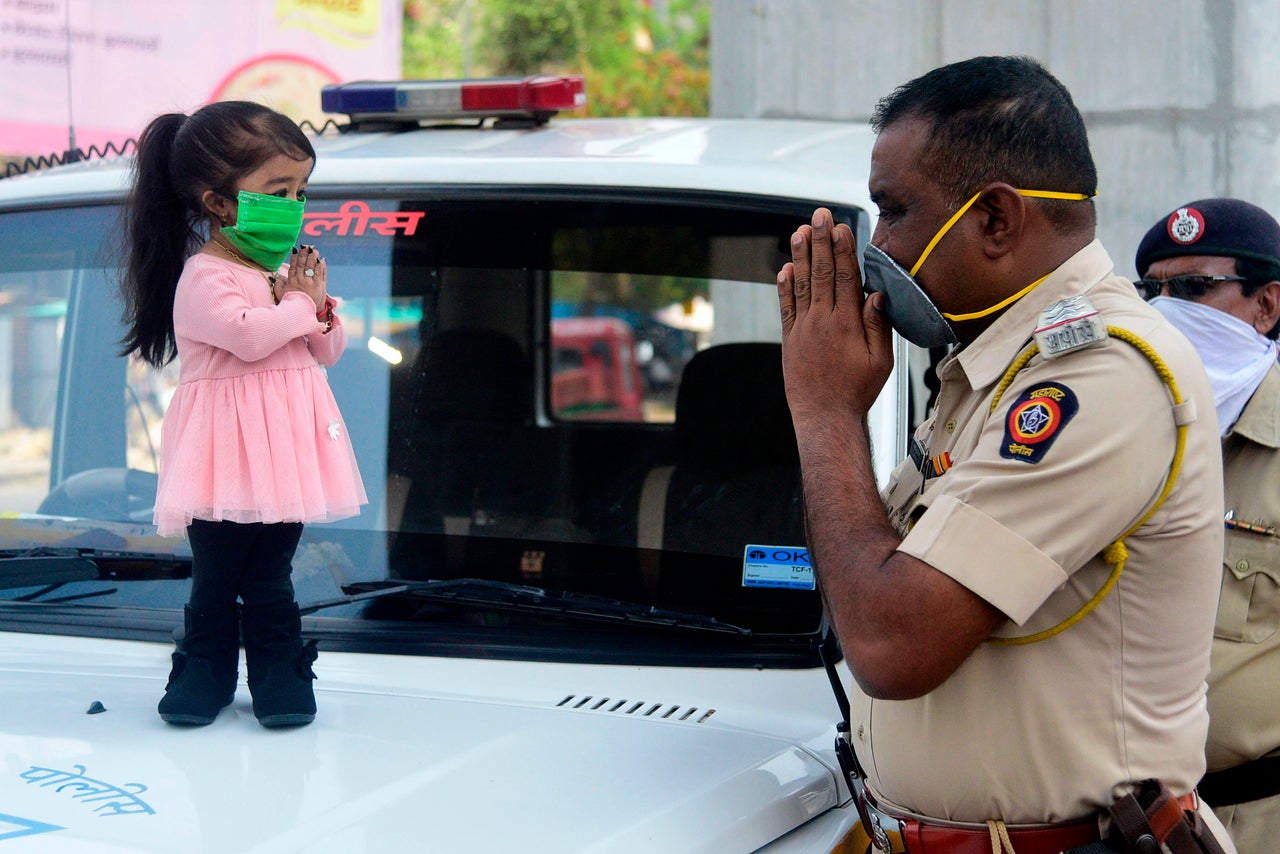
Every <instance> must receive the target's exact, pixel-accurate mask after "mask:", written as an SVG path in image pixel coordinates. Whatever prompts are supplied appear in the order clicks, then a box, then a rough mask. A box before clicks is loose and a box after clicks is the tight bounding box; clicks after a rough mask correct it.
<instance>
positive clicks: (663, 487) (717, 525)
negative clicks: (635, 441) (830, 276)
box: [636, 342, 804, 556]
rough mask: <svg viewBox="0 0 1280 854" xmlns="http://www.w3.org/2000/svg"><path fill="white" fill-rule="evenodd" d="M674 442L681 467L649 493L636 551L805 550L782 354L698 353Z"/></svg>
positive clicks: (684, 388) (755, 348)
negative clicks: (750, 546) (748, 547)
mask: <svg viewBox="0 0 1280 854" xmlns="http://www.w3.org/2000/svg"><path fill="white" fill-rule="evenodd" d="M675 433H676V442H675V453H676V459H675V461H674V462H673V463H672V464H670V465H664V466H659V467H656V468H653V469H651V470H650V471H649V472H648V474H647V475H646V477H645V479H644V484H643V486H642V487H641V494H640V507H639V511H638V515H639V523H638V526H637V541H636V545H637V546H639V547H640V548H641V549H652V550H657V549H665V550H677V551H691V552H701V553H706V554H717V555H725V556H741V555H742V553H743V548H744V547H745V546H746V545H747V544H748V543H753V544H764V545H789V546H797V545H802V544H803V542H804V517H803V508H802V502H801V492H800V470H799V452H798V451H797V448H796V436H795V429H794V428H793V426H792V423H791V410H790V409H789V408H788V406H787V398H786V391H785V389H784V387H783V380H782V347H781V345H779V344H770V343H762V342H752V343H731V344H721V345H717V346H714V347H709V348H707V349H705V350H702V351H700V352H698V353H697V354H696V355H695V356H694V357H693V358H692V359H691V360H690V361H689V363H688V365H686V366H685V369H684V375H683V376H682V378H681V380H680V387H679V390H678V391H677V396H676V415H675Z"/></svg>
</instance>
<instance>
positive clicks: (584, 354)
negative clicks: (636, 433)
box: [551, 317, 644, 421]
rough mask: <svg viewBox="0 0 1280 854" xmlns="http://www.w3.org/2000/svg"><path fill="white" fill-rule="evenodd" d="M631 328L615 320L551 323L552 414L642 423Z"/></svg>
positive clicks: (578, 319)
mask: <svg viewBox="0 0 1280 854" xmlns="http://www.w3.org/2000/svg"><path fill="white" fill-rule="evenodd" d="M642 402H643V385H642V383H641V379H640V366H639V365H638V364H637V363H636V339H635V334H634V333H633V332H632V330H631V326H630V325H628V324H627V323H626V322H625V321H622V320H619V319H618V318H616V317H562V318H557V319H554V320H552V321H551V410H552V412H553V413H554V414H555V415H556V416H557V417H559V418H584V419H590V420H609V421H643V420H644V411H643V408H642Z"/></svg>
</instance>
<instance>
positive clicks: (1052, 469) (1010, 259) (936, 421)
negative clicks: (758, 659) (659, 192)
mask: <svg viewBox="0 0 1280 854" xmlns="http://www.w3.org/2000/svg"><path fill="white" fill-rule="evenodd" d="M873 125H874V127H875V129H876V131H877V139H876V143H875V146H874V149H873V151H872V155H871V171H870V186H869V188H870V192H871V199H872V200H873V201H874V202H875V203H876V205H877V206H878V207H879V220H878V222H877V224H876V228H875V232H874V234H873V236H872V240H871V244H872V245H870V246H869V247H867V249H866V251H865V254H864V257H863V269H864V270H865V273H864V274H863V275H860V274H859V265H858V259H857V256H856V255H855V249H854V247H855V245H856V244H855V243H854V238H853V234H852V232H851V231H850V230H849V228H848V226H847V225H844V224H840V225H838V226H837V225H833V223H832V218H831V215H830V213H829V212H828V211H826V210H825V209H819V210H818V211H816V212H815V213H814V215H813V218H812V223H811V224H810V225H805V226H801V227H800V228H799V229H798V230H797V231H796V233H795V234H794V235H793V236H792V242H791V252H792V262H791V263H789V264H787V265H786V266H785V267H784V268H783V269H782V271H781V272H780V273H779V276H778V296H779V302H780V307H781V316H782V326H783V369H784V373H785V378H786V387H787V397H788V402H789V404H790V407H791V412H792V417H793V420H794V422H795V427H796V434H797V439H798V443H799V448H800V459H801V471H802V477H803V483H804V493H805V505H806V522H807V532H808V544H809V547H810V550H811V553H812V555H813V557H814V564H815V567H816V572H817V575H818V578H819V581H820V584H821V588H822V593H823V597H824V601H825V604H826V607H827V610H828V614H829V616H830V619H831V621H832V624H833V627H834V629H835V632H836V634H837V636H838V638H839V641H840V643H841V646H842V648H843V651H844V654H845V657H846V662H847V664H848V666H849V668H850V670H851V671H852V673H853V675H854V677H855V679H856V682H857V690H855V691H854V692H853V697H852V698H851V699H852V707H853V708H852V712H851V718H850V722H849V723H850V738H851V740H852V747H853V751H854V753H855V754H856V757H857V760H858V764H859V765H860V766H861V768H862V769H864V773H865V777H864V778H860V779H859V780H855V781H854V782H855V783H856V784H857V785H856V786H855V788H856V789H861V790H862V791H863V793H864V794H863V797H862V798H861V799H860V802H861V804H862V808H863V811H864V814H865V815H867V816H868V820H870V821H871V823H872V824H873V825H874V827H873V829H874V830H875V831H876V833H875V835H876V837H877V838H878V840H879V843H878V845H879V847H881V848H886V846H892V848H893V850H894V851H899V850H903V848H902V847H901V846H903V845H904V844H905V845H906V850H909V851H910V852H913V854H917V853H918V852H925V854H928V852H935V851H946V852H962V851H1005V850H1009V851H1011V850H1016V851H1017V852H1018V854H1037V852H1058V851H1060V850H1066V849H1071V848H1075V847H1082V846H1086V845H1088V844H1090V843H1091V842H1092V841H1096V840H1098V838H1099V836H1100V833H1101V832H1102V831H1101V829H1102V828H1103V827H1106V826H1109V824H1110V823H1109V821H1108V820H1107V818H1106V814H1107V813H1108V812H1109V811H1110V812H1112V813H1113V814H1116V813H1118V812H1120V811H1122V810H1128V808H1129V806H1131V805H1132V804H1133V803H1134V801H1131V800H1130V799H1129V798H1128V797H1127V796H1128V795H1129V794H1130V793H1132V792H1136V793H1137V796H1138V800H1137V801H1136V803H1138V805H1139V806H1141V807H1146V806H1147V805H1148V804H1149V803H1158V804H1161V805H1162V807H1161V809H1162V810H1164V812H1163V815H1165V816H1170V815H1171V816H1172V817H1173V822H1172V823H1173V824H1176V825H1177V827H1178V828H1179V830H1178V833H1183V831H1185V834H1183V835H1186V836H1187V838H1190V837H1191V836H1195V835H1200V836H1204V837H1207V838H1208V842H1206V843H1204V844H1205V845H1213V838H1212V837H1214V836H1217V837H1218V838H1219V840H1220V842H1221V846H1222V848H1224V849H1226V850H1228V851H1230V850H1233V849H1232V848H1231V847H1230V842H1229V841H1228V840H1227V839H1226V837H1225V834H1223V833H1222V832H1221V827H1220V825H1219V824H1218V823H1217V821H1216V819H1214V818H1213V816H1212V814H1211V812H1209V811H1208V810H1207V809H1205V808H1204V807H1202V806H1199V805H1198V804H1197V801H1196V796H1195V793H1194V791H1193V790H1194V787H1195V784H1196V782H1197V781H1198V780H1199V779H1200V776H1201V774H1202V773H1203V770H1204V739H1205V735H1206V731H1207V729H1208V724H1209V716H1208V712H1207V709H1206V704H1205V677H1206V676H1207V674H1208V672H1209V649H1210V638H1211V634H1212V624H1213V615H1214V612H1215V608H1216V604H1217V588H1218V581H1217V572H1216V565H1217V561H1218V558H1219V554H1220V551H1221V548H1222V537H1223V532H1222V524H1221V520H1220V519H1219V518H1218V510H1217V508H1218V507H1219V506H1220V502H1221V498H1222V484H1221V466H1220V455H1219V453H1218V444H1217V435H1216V434H1217V431H1216V429H1215V425H1214V421H1213V417H1212V400H1213V395H1212V392H1211V390H1210V387H1209V383H1208V380H1207V378H1206V376H1205V371H1204V369H1203V367H1201V365H1200V363H1199V359H1198V358H1197V356H1196V353H1195V351H1194V350H1193V349H1192V347H1191V346H1190V345H1189V344H1188V342H1187V341H1186V339H1185V338H1183V337H1182V336H1180V335H1178V334H1177V332H1176V331H1175V330H1174V329H1173V327H1172V326H1171V325H1170V324H1169V323H1168V322H1167V321H1166V320H1165V319H1164V318H1163V317H1162V316H1161V315H1160V314H1159V312H1157V311H1155V310H1154V309H1153V308H1152V307H1151V306H1148V305H1146V304H1145V303H1144V302H1143V301H1142V299H1140V298H1139V297H1138V295H1137V294H1136V292H1135V291H1134V288H1133V286H1132V284H1130V283H1129V282H1128V281H1126V280H1124V279H1122V278H1120V277H1118V276H1117V275H1116V274H1115V272H1114V270H1113V265H1112V262H1111V259H1110V258H1109V257H1108V255H1107V252H1106V250H1105V249H1104V248H1103V247H1102V246H1101V245H1100V244H1099V243H1098V242H1097V241H1096V240H1095V239H1094V231H1095V213H1094V207H1093V203H1092V201H1091V198H1092V196H1093V195H1094V193H1095V189H1096V181H1097V178H1096V170H1095V168H1094V164H1093V159H1092V155H1091V154H1090V151H1089V146H1088V140H1087V137H1086V133H1085V127H1084V123H1083V120H1082V118H1081V116H1080V114H1079V111H1078V110H1077V109H1076V107H1075V105H1074V103H1073V102H1072V100H1071V96H1070V94H1069V93H1068V92H1067V90H1066V89H1065V88H1064V87H1063V86H1062V84H1061V83H1059V82H1058V81H1057V80H1056V79H1055V78H1054V77H1053V76H1052V75H1050V74H1049V73H1048V72H1047V71H1046V70H1045V69H1044V68H1043V67H1041V66H1040V65H1039V64H1038V63H1036V62H1035V61H1033V60H1030V59H1027V58H1025V57H977V58H975V59H971V60H966V61H963V62H958V63H954V64H952V65H947V66H944V67H941V68H938V69H935V70H933V71H931V72H929V73H927V74H925V75H924V76H922V77H920V78H917V79H916V80H913V81H911V82H909V83H907V84H905V85H903V86H901V87H899V88H898V89H897V90H895V91H894V92H893V93H892V94H891V95H889V96H888V97H887V98H885V99H883V100H882V101H881V102H880V103H879V104H878V105H877V107H876V110H875V114H874V118H873ZM864 276H865V278H864ZM864 282H865V287H866V288H867V289H868V290H869V291H870V292H871V293H870V295H869V296H865V297H864V295H863V286H864ZM895 329H896V330H897V331H898V332H899V333H900V334H901V335H902V336H903V337H905V338H907V339H908V340H910V341H912V342H913V343H915V344H917V345H919V346H921V347H931V346H936V345H939V344H947V343H950V344H954V345H958V346H956V347H955V348H954V349H953V351H952V352H951V353H950V354H949V355H948V356H947V358H946V359H945V360H944V361H943V362H942V364H941V365H940V366H939V375H940V379H941V387H940V390H939V395H938V401H937V404H936V407H935V409H934V411H933V412H932V413H931V417H930V418H929V419H928V420H927V421H926V422H925V423H924V424H922V425H921V426H920V428H919V429H918V430H917V431H916V434H915V437H914V442H913V448H912V455H911V458H910V459H908V460H904V461H903V463H902V464H901V465H900V466H899V467H898V468H897V470H896V471H895V472H894V474H893V475H892V477H891V478H890V481H889V483H888V484H887V485H886V488H885V491H884V493H883V494H880V493H879V492H878V490H877V484H876V481H875V478H874V473H873V469H872V457H871V449H870V445H869V439H868V432H867V426H866V417H867V413H868V411H869V409H870V407H871V404H872V402H873V401H874V400H875V398H876V396H877V394H878V393H879V391H880V389H881V387H882V386H883V384H884V383H885V381H886V380H887V378H888V376H889V374H890V371H891V369H892V366H893V357H892V334H891V333H892V331H893V330H895ZM1144 781H1145V782H1144ZM1157 792H1158V793H1159V795H1158V796H1157V795H1156V794H1154V793H1157ZM1152 808H1153V809H1154V807H1152ZM1140 812H1141V811H1140ZM1129 814H1130V815H1131V814H1132V812H1131V811H1129ZM1156 824H1160V829H1159V830H1158V832H1157V835H1158V836H1159V835H1163V834H1164V833H1166V832H1168V833H1171V834H1172V833H1174V831H1173V830H1172V829H1170V830H1165V829H1164V824H1162V823H1161V822H1156ZM1206 825H1207V826H1208V829H1206ZM1166 842H1167V843H1168V844H1170V845H1171V847H1172V845H1173V839H1172V837H1170V838H1169V839H1168V840H1166ZM1193 844H1200V843H1193ZM886 850H887V848H886ZM1185 850H1200V849H1198V848H1189V849H1185ZM1205 850H1217V849H1214V848H1206V849H1205Z"/></svg>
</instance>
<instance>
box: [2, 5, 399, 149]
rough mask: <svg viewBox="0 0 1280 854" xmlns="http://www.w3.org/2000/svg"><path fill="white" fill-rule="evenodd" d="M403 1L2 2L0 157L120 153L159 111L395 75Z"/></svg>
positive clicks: (312, 105)
mask: <svg viewBox="0 0 1280 854" xmlns="http://www.w3.org/2000/svg"><path fill="white" fill-rule="evenodd" d="M402 15H403V10H402V4H401V0H0V79H2V80H4V81H5V85H4V87H3V88H0V155H9V156H14V155H19V156H40V155H49V154H52V153H55V152H62V151H63V150H65V149H67V148H68V147H69V143H70V141H71V139H72V134H73V132H74V142H75V145H76V146H77V147H79V148H80V149H82V150H85V151H88V150H89V149H90V147H91V146H94V147H97V148H99V149H101V148H103V147H104V146H105V145H106V144H107V143H111V144H113V145H115V146H120V145H122V144H123V143H124V141H125V140H126V139H129V138H131V137H136V136H137V135H138V134H139V132H140V131H141V130H142V128H143V126H145V125H146V123H147V122H148V121H150V120H151V119H152V118H153V117H154V116H156V115H159V114H160V113H166V112H183V113H190V112H192V111H193V110H195V109H197V108H198V107H199V106H200V105H201V104H205V103H208V102H210V101H218V100H228V99H235V98H239V99H245V100H251V101H258V102H260V103H264V104H267V105H268V106H271V107H274V108H275V109H278V110H280V111H281V112H284V113H286V114H288V115H290V116H292V117H293V118H295V119H297V120H299V121H301V120H304V119H306V120H309V121H311V122H312V123H313V124H315V125H316V126H320V125H322V124H323V123H324V121H325V119H326V118H327V117H326V116H325V115H324V113H323V112H322V111H321V109H320V87H321V86H322V85H324V84H326V83H335V82H343V81H348V80H361V79H397V78H399V77H400V26H401V17H402Z"/></svg>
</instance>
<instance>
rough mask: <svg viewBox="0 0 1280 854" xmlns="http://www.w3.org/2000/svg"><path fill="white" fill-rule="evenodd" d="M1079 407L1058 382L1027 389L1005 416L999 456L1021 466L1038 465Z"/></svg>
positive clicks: (1074, 397) (1074, 398) (1072, 396)
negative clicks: (1014, 461)
mask: <svg viewBox="0 0 1280 854" xmlns="http://www.w3.org/2000/svg"><path fill="white" fill-rule="evenodd" d="M1079 408H1080V404H1079V403H1078V402H1077V400H1076V396H1075V393H1074V392H1072V391H1071V389H1069V388H1067V387H1066V386H1064V385H1062V384H1061V383H1042V384H1040V385H1037V386H1032V387H1031V388H1029V389H1027V390H1026V391H1024V392H1023V393H1022V394H1021V395H1019V396H1018V399H1017V400H1015V401H1014V402H1013V405H1012V406H1010V407H1009V413H1008V415H1006V416H1005V419H1004V444H1003V445H1002V446H1001V448H1000V456H1002V457H1004V458H1005V459H1008V460H1022V461H1023V462H1024V463H1038V462H1040V460H1041V459H1043V458H1044V455H1045V453H1047V452H1048V450H1049V447H1050V446H1051V445H1052V444H1053V440H1054V439H1055V438H1057V436H1058V433H1059V432H1061V430H1062V428H1063V427H1065V426H1067V422H1068V421H1070V420H1071V419H1072V418H1074V417H1075V415H1076V411H1077V410H1078V409H1079Z"/></svg>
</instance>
